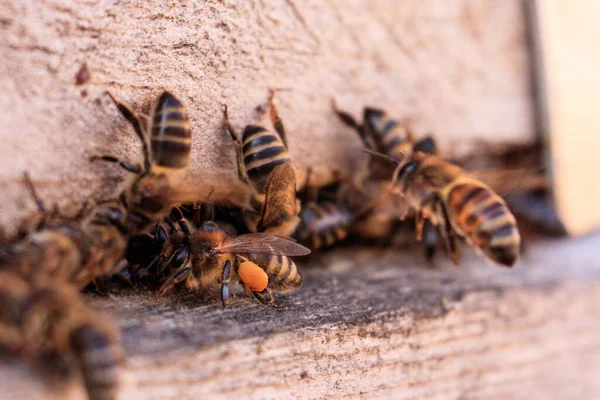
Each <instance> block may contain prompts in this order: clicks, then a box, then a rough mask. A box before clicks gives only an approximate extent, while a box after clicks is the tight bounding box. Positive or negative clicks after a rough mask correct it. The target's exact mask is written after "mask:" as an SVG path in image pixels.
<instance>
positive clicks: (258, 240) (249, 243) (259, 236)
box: [216, 232, 310, 256]
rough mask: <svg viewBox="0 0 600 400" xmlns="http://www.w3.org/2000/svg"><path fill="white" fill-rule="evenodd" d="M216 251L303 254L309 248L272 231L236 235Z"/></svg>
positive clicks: (285, 254)
mask: <svg viewBox="0 0 600 400" xmlns="http://www.w3.org/2000/svg"><path fill="white" fill-rule="evenodd" d="M216 250H217V253H249V254H279V255H282V256H305V255H307V254H310V250H309V249H307V248H306V247H304V246H302V245H301V244H299V243H296V241H295V240H294V239H292V238H288V237H285V236H280V235H275V234H272V233H263V232H259V233H247V234H245V235H240V236H236V237H234V238H232V239H230V240H228V241H226V242H225V243H223V246H221V247H219V248H218V249H216Z"/></svg>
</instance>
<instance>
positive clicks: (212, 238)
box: [190, 221, 227, 256]
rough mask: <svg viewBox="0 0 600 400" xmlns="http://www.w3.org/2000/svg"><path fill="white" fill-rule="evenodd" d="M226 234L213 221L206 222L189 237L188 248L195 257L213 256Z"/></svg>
mask: <svg viewBox="0 0 600 400" xmlns="http://www.w3.org/2000/svg"><path fill="white" fill-rule="evenodd" d="M226 239H227V234H226V233H225V232H224V231H223V230H222V229H221V228H220V227H219V226H218V225H217V224H216V223H215V222H213V221H207V222H205V223H203V224H202V226H200V228H198V230H197V231H195V232H194V233H193V234H192V235H191V236H190V248H191V249H192V253H194V254H196V255H197V256H198V255H200V254H202V255H204V256H213V255H215V254H216V251H217V249H218V248H219V247H220V246H221V245H222V244H223V242H225V240H226Z"/></svg>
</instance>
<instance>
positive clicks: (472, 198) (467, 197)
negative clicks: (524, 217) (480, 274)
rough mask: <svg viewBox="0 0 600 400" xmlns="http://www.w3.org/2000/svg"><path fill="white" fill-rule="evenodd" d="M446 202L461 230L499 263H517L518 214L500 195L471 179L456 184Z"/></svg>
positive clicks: (519, 242)
mask: <svg viewBox="0 0 600 400" xmlns="http://www.w3.org/2000/svg"><path fill="white" fill-rule="evenodd" d="M447 204H448V208H449V213H450V217H451V219H452V220H453V225H454V226H455V228H458V229H457V230H459V232H458V233H460V234H463V235H465V236H466V237H467V238H468V239H469V240H470V242H471V243H472V244H473V245H475V246H477V247H478V248H480V249H481V250H482V251H483V252H484V253H485V254H486V255H487V256H488V257H489V258H490V259H491V260H493V261H495V262H496V263H498V264H501V265H504V266H507V267H510V266H513V265H514V264H515V262H516V261H517V259H518V257H519V251H520V244H521V236H520V234H519V229H518V228H517V221H516V219H515V217H514V216H513V214H512V213H511V212H510V210H509V209H508V207H507V205H506V203H505V202H504V200H502V198H501V197H500V196H498V195H497V194H496V193H494V192H492V191H491V190H490V189H489V188H488V187H486V186H484V185H483V184H481V183H480V182H478V181H475V180H472V181H467V182H464V183H458V184H457V185H456V186H454V187H453V188H452V189H451V190H450V192H449V193H448V203H447Z"/></svg>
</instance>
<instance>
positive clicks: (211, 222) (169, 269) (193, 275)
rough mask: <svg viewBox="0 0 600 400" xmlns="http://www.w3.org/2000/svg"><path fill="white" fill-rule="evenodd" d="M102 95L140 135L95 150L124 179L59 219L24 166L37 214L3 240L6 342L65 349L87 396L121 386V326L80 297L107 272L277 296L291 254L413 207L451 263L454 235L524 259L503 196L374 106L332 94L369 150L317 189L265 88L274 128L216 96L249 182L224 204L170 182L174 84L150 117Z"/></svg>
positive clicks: (14, 350) (288, 282) (487, 253)
mask: <svg viewBox="0 0 600 400" xmlns="http://www.w3.org/2000/svg"><path fill="white" fill-rule="evenodd" d="M109 96H110V95H109ZM110 98H111V99H112V100H113V101H114V104H115V105H116V107H117V108H118V109H119V111H120V112H121V114H122V115H123V116H124V117H125V118H126V119H127V120H128V121H129V122H130V123H131V126H132V127H133V129H134V131H135V133H136V134H137V136H138V138H139V140H140V142H141V145H142V153H143V159H142V161H141V162H140V163H134V162H130V161H127V160H122V159H119V158H116V157H112V156H100V157H93V159H95V160H103V161H107V162H112V163H116V164H118V165H119V166H120V167H122V168H123V169H125V170H126V171H128V172H129V173H130V174H131V176H130V178H129V179H128V180H127V181H126V182H125V183H124V184H123V186H122V188H121V189H120V190H119V191H118V192H117V193H115V196H114V199H113V200H110V201H105V202H101V203H98V204H95V205H94V206H93V207H88V208H86V209H84V211H82V212H81V213H80V215H78V216H75V217H65V216H63V215H61V214H60V213H59V212H58V211H56V210H48V209H46V208H45V206H44V204H43V202H42V201H41V200H40V199H39V198H38V196H37V194H36V192H35V188H34V186H33V185H32V184H31V181H30V180H29V178H28V176H26V179H25V182H26V184H27V186H28V188H29V190H30V192H31V194H32V196H33V198H34V199H35V200H36V203H37V205H38V209H39V212H37V213H36V214H35V216H34V217H32V218H30V219H28V220H27V221H26V222H25V223H23V225H22V227H21V228H20V229H19V232H18V234H17V235H16V237H14V238H11V239H10V240H5V243H3V244H2V246H0V348H1V349H2V350H3V351H4V352H6V353H8V354H12V355H17V356H21V357H28V358H33V359H40V358H42V357H45V356H47V355H57V354H58V355H60V354H65V353H68V354H70V357H71V358H72V359H74V360H75V363H74V365H76V366H77V368H78V370H79V371H80V372H81V376H82V377H83V381H84V383H85V387H86V389H87V393H88V395H89V398H90V399H113V398H115V397H116V395H117V388H118V374H117V369H118V365H119V363H120V361H121V359H122V355H123V352H122V349H121V346H120V343H119V340H118V335H117V332H116V330H115V328H114V327H113V326H112V324H111V323H109V322H108V321H106V320H104V319H103V318H102V317H101V316H98V315H96V313H95V312H94V310H92V309H90V308H89V306H88V305H86V304H85V302H84V301H83V299H82V297H81V295H80V292H81V290H82V289H83V288H85V287H86V286H88V285H90V284H92V283H94V282H97V281H98V280H100V279H102V278H103V277H110V276H114V275H116V274H120V275H122V276H127V278H128V279H130V280H134V281H144V282H146V283H151V284H154V285H155V287H156V290H157V294H158V295H165V294H167V293H168V292H170V291H172V290H173V289H174V288H176V287H184V288H185V289H187V290H200V289H201V290H215V291H218V292H219V294H220V299H221V301H222V303H223V305H226V304H227V303H228V302H229V301H230V299H231V293H232V288H231V285H230V284H233V283H237V282H239V283H240V284H241V285H242V287H243V288H244V290H245V292H246V293H247V294H248V295H249V296H251V297H253V298H255V299H256V300H257V301H258V302H260V303H261V304H265V305H275V298H274V295H273V291H283V290H290V289H294V288H297V287H299V286H300V284H301V283H302V278H301V275H300V272H299V269H298V267H297V265H296V263H295V262H294V261H293V259H292V257H296V256H303V255H307V254H309V253H310V251H311V250H313V251H314V250H317V249H321V248H324V247H329V246H332V245H333V244H335V243H338V242H340V241H342V240H344V239H345V238H346V236H348V235H349V234H355V235H358V236H364V237H365V238H378V237H383V236H385V235H388V234H389V231H390V230H393V229H394V228H393V227H394V223H395V222H396V221H398V220H404V219H406V218H408V217H411V218H414V221H415V225H414V226H415V231H416V237H417V239H419V240H421V239H423V241H424V242H425V244H426V247H427V249H428V255H429V256H433V253H434V251H435V248H436V247H437V243H438V241H439V240H440V239H441V241H442V242H443V243H444V245H445V247H446V249H447V251H448V253H449V254H450V256H451V258H452V260H453V261H454V262H455V263H458V262H459V248H458V245H459V240H464V241H465V242H466V243H467V244H468V245H470V246H472V247H473V248H475V249H477V250H478V251H479V252H480V253H481V254H482V255H483V256H484V257H485V258H487V259H489V260H491V261H492V262H494V263H496V264H499V265H502V266H507V267H510V266H512V265H514V264H515V262H516V261H517V259H518V256H519V251H520V234H519V230H518V228H517V223H516V220H515V217H514V216H513V214H512V213H511V211H510V210H509V208H508V206H507V204H506V203H505V201H504V200H503V199H502V198H501V197H500V196H499V195H498V194H496V193H495V192H494V191H493V190H492V189H490V188H489V187H488V186H486V185H485V184H484V183H482V182H480V181H479V180H477V179H474V178H472V177H470V176H469V175H468V174H466V173H465V172H464V171H463V170H462V169H461V168H459V167H458V166H456V165H454V164H452V163H450V162H447V161H445V160H444V159H442V158H440V157H439V156H438V155H436V145H435V142H434V141H433V139H432V138H430V137H425V138H414V137H413V136H414V133H413V132H412V131H411V129H410V127H409V126H408V125H407V124H404V123H400V122H398V121H396V120H394V119H392V118H390V117H389V116H387V115H386V114H385V112H383V111H381V110H378V109H373V108H366V109H365V110H364V117H363V121H362V123H358V122H357V121H356V120H355V119H354V118H353V117H352V116H351V115H350V114H348V113H346V112H343V111H340V110H338V109H337V108H336V107H335V105H334V107H333V109H334V110H333V112H334V113H335V114H336V115H337V116H339V118H340V120H341V121H342V122H343V123H344V124H345V125H347V126H348V127H349V128H350V129H352V130H354V131H356V132H357V133H358V135H359V137H360V139H361V140H362V142H363V143H364V146H365V152H366V153H368V154H369V155H370V157H369V162H368V164H365V170H364V171H362V172H361V173H358V172H357V173H355V174H354V175H353V176H352V177H340V179H339V180H338V181H337V182H335V183H334V184H331V185H328V186H327V187H322V188H319V187H314V186H312V184H311V172H310V171H308V173H307V174H306V179H305V182H297V170H296V167H295V165H294V163H293V162H292V160H291V158H290V155H289V153H288V144H287V139H286V131H285V128H284V124H283V122H282V120H281V119H280V118H279V115H278V113H277V109H276V107H275V104H274V100H273V92H271V95H270V98H269V109H268V112H269V116H270V120H271V122H272V125H273V130H272V131H271V130H268V129H265V128H264V127H262V126H256V125H248V126H246V127H245V129H244V131H243V132H242V133H241V134H240V133H239V132H237V131H236V129H235V128H234V126H233V125H232V124H231V122H230V121H229V117H228V114H227V108H226V107H224V109H223V113H224V129H225V132H226V134H228V136H230V137H231V141H232V144H233V146H234V147H235V152H236V160H237V175H238V178H239V179H240V181H242V182H243V183H244V184H245V185H246V186H247V188H248V192H249V193H251V196H250V200H249V201H247V203H248V204H246V205H245V206H244V207H229V206H225V205H220V204H214V203H211V200H210V196H208V198H204V199H193V198H186V197H185V195H184V194H183V193H182V192H179V191H178V190H177V189H176V188H175V187H176V185H175V182H176V181H177V178H178V175H179V174H180V173H181V172H183V171H185V169H186V167H187V165H188V163H189V161H190V148H191V141H192V134H191V130H190V123H189V120H188V116H187V113H186V110H185V108H184V106H183V105H182V103H181V102H180V101H179V100H178V99H177V98H176V97H175V96H173V95H172V94H170V93H168V92H164V93H162V94H161V95H160V97H159V98H158V100H157V101H156V103H155V105H154V107H153V109H152V112H151V114H150V115H149V116H146V115H143V114H139V113H136V112H134V111H133V110H131V109H130V108H129V107H128V106H127V105H125V104H124V103H122V102H120V101H118V100H117V99H115V98H113V97H112V96H110ZM298 188H299V190H298Z"/></svg>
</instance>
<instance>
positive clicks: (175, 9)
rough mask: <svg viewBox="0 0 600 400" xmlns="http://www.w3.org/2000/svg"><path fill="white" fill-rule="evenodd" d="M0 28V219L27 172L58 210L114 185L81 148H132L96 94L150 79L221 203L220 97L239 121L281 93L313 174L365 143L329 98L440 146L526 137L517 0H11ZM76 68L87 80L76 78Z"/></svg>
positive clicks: (135, 100)
mask: <svg viewBox="0 0 600 400" xmlns="http://www.w3.org/2000/svg"><path fill="white" fill-rule="evenodd" d="M0 29H1V33H2V34H1V35H0V109H2V110H3V112H2V113H0V142H1V143H2V160H1V164H2V168H1V170H0V171H1V172H0V190H1V191H2V193H3V201H2V204H1V206H0V207H2V208H1V209H0V223H1V224H2V225H5V226H10V225H11V224H14V223H15V221H17V220H18V219H19V218H20V217H22V216H23V214H24V210H31V209H32V207H33V205H32V204H31V202H30V201H29V200H28V199H27V198H26V195H25V192H24V190H23V188H22V186H21V185H20V184H19V182H18V180H19V177H20V176H21V173H22V172H23V171H24V170H28V171H30V172H31V174H32V176H33V178H34V180H35V181H36V183H37V185H38V186H39V187H40V192H41V193H42V194H43V196H44V197H45V198H47V199H48V201H56V202H58V203H59V204H60V205H61V207H62V209H63V210H65V211H67V212H71V211H73V212H74V211H75V210H76V209H77V207H79V205H80V204H81V202H82V201H83V200H85V199H89V198H90V197H92V198H94V199H98V198H106V197H107V196H109V195H111V194H112V192H113V190H114V188H115V185H116V184H117V182H119V178H120V175H119V172H117V171H116V169H115V168H113V167H104V166H101V165H94V166H91V165H90V163H89V162H88V157H89V156H90V155H91V154H97V153H113V154H117V155H126V156H128V157H135V156H136V154H137V150H138V144H137V143H136V141H135V138H134V135H133V132H132V131H131V129H130V128H129V127H128V125H127V124H126V123H125V122H124V121H123V119H122V118H120V116H119V115H118V112H117V111H116V110H115V107H114V106H113V105H112V104H110V102H109V101H108V99H107V98H106V96H103V95H102V93H103V92H104V91H105V90H110V91H111V92H112V93H114V94H115V95H117V96H119V97H120V98H122V99H123V100H126V101H129V102H131V103H132V104H133V105H134V106H135V107H136V108H144V107H147V106H148V103H149V102H150V101H151V100H152V99H153V98H154V96H155V95H156V94H157V93H158V92H159V90H160V88H168V89H170V90H172V91H173V92H174V93H175V94H177V95H178V96H180V97H181V99H182V101H183V102H184V103H185V105H186V106H187V108H188V109H189V114H190V117H191V121H192V124H193V133H194V148H193V160H194V161H193V165H192V167H191V169H190V174H189V178H190V180H189V182H193V184H194V185H197V186H203V187H206V186H208V185H214V186H217V187H219V188H225V189H226V190H224V192H223V193H221V195H222V196H226V195H227V192H228V191H229V192H231V191H232V189H231V182H232V181H233V180H234V165H233V160H234V156H233V149H232V147H231V145H230V142H229V139H228V138H227V137H226V136H225V134H224V133H223V130H222V129H221V123H222V120H221V104H222V103H228V104H229V106H230V110H231V115H232V118H233V121H234V122H235V123H236V124H237V125H239V126H243V125H245V124H248V123H252V122H255V120H256V118H257V114H258V113H257V111H256V110H255V107H257V106H263V107H264V105H265V103H266V98H267V88H268V87H275V88H288V89H290V90H288V91H282V92H280V93H279V94H278V101H279V105H280V111H281V115H282V116H283V118H284V119H285V122H286V125H287V127H288V131H289V138H290V146H291V152H292V155H293V157H294V159H295V160H296V162H297V164H298V165H299V166H300V167H306V166H307V165H313V166H316V167H317V168H316V171H315V173H316V174H325V172H326V170H327V169H329V168H341V169H346V168H348V166H349V164H350V162H351V160H352V159H353V158H354V159H355V158H356V155H355V154H354V153H352V152H353V151H354V152H356V151H358V149H359V148H360V144H359V141H358V139H357V138H356V137H355V135H353V134H352V133H351V132H349V131H348V130H347V129H345V128H343V127H342V125H341V124H340V123H339V121H337V120H336V119H335V118H334V116H333V114H332V112H331V109H330V99H331V98H332V97H335V98H336V99H337V100H338V102H339V104H340V106H342V107H344V108H346V109H348V110H349V111H352V112H353V113H356V114H357V115H358V113H359V112H360V110H361V107H362V106H364V105H366V104H371V105H378V106H382V107H386V108H387V109H388V110H389V111H390V112H391V113H393V114H394V115H397V116H398V117H399V118H402V117H407V116H410V117H413V118H414V120H415V123H416V125H417V127H420V128H422V129H424V130H433V131H434V132H437V133H439V139H440V141H441V144H442V147H443V148H448V145H449V143H451V142H452V141H454V140H456V139H459V138H460V139H461V141H462V142H468V139H469V138H473V137H475V136H479V137H485V138H488V139H490V140H506V141H514V140H527V139H529V138H531V137H532V135H533V126H532V118H531V106H530V96H529V82H528V74H527V71H528V62H527V51H526V46H525V39H524V34H523V31H524V29H523V18H522V9H521V1H520V0H505V1H496V0H452V1H444V2H442V3H440V2H431V1H426V2H424V1H422V0H411V1H402V2H399V1H395V0H387V1H384V0H382V1H376V2H365V1H361V0H352V1H346V0H328V1H320V0H310V1H302V2H300V1H297V0H286V1H274V0H272V1H271V0H256V1H233V0H227V1H215V0H212V1H178V2H175V1H167V2H156V3H154V4H150V3H149V2H144V1H119V2H115V1H112V0H103V1H76V0H63V1H21V0H5V1H3V2H1V4H0ZM84 63H86V64H87V66H88V69H89V73H90V79H89V81H88V82H87V83H85V84H83V85H80V86H77V85H76V74H77V73H78V71H79V70H80V68H81V66H82V65H83V64H84ZM321 165H322V167H323V170H321V169H320V166H321ZM215 197H216V196H215Z"/></svg>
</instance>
